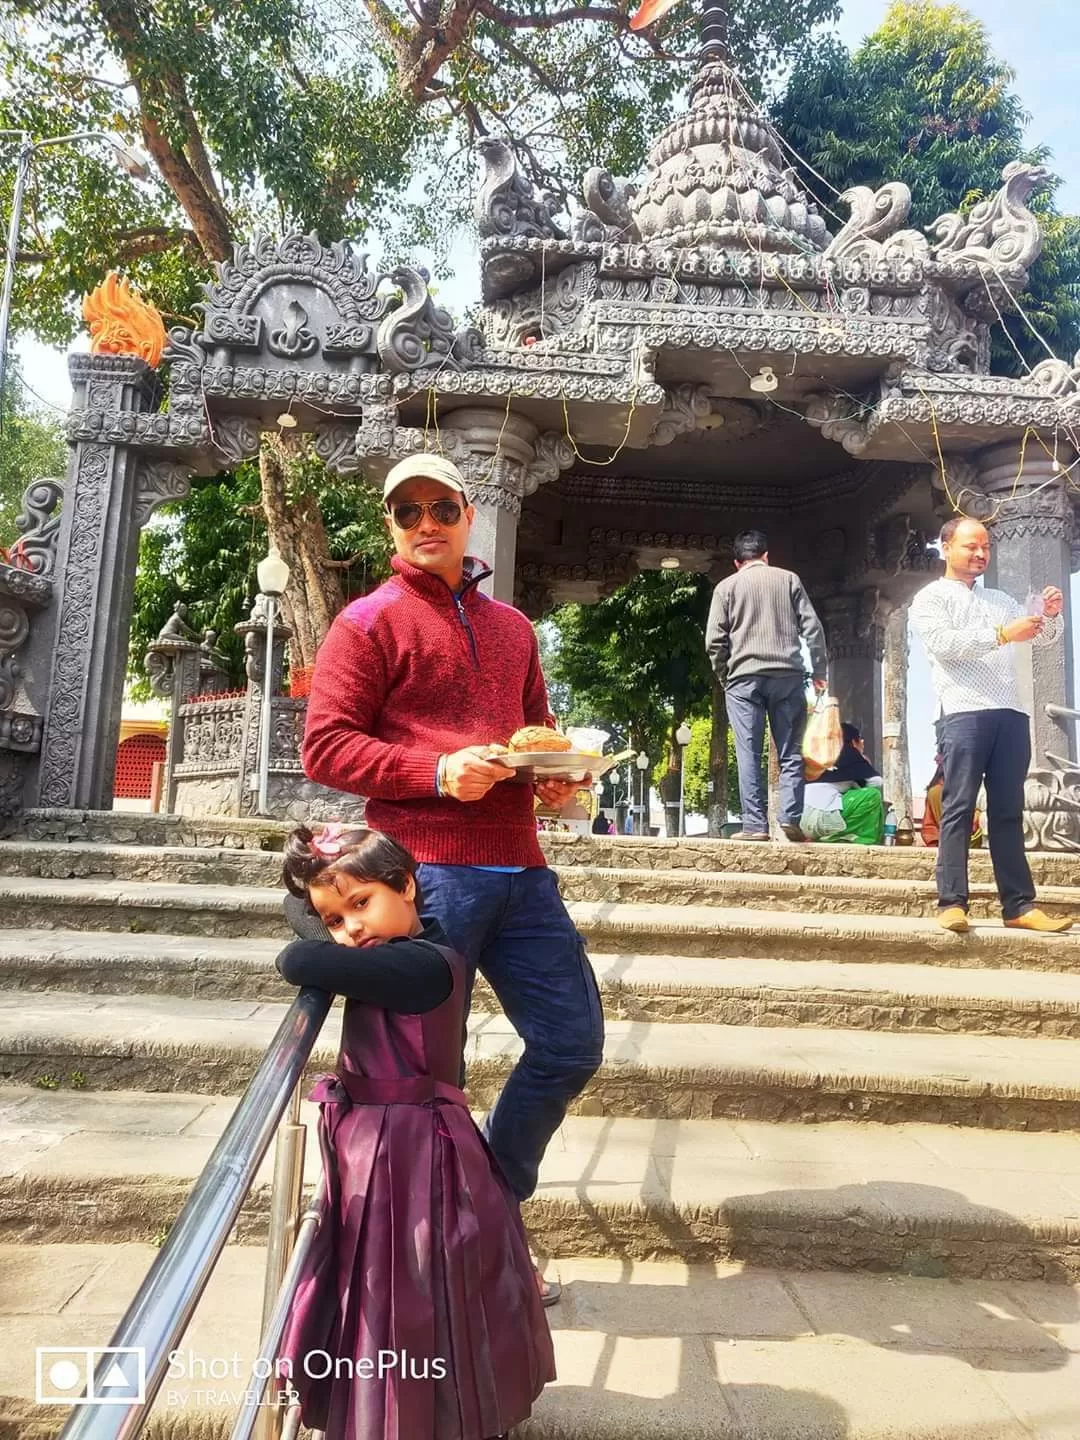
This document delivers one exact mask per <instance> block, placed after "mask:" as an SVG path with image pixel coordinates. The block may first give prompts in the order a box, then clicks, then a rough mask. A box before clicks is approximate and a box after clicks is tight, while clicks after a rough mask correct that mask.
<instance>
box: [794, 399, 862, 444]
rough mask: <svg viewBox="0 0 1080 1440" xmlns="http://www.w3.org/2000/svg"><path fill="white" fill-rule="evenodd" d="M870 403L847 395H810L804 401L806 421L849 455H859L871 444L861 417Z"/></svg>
mask: <svg viewBox="0 0 1080 1440" xmlns="http://www.w3.org/2000/svg"><path fill="white" fill-rule="evenodd" d="M869 408H870V407H869V406H868V405H865V404H863V403H862V402H861V401H858V400H853V399H852V398H851V396H850V395H812V396H810V398H809V399H808V400H807V403H806V410H805V415H806V421H807V424H809V425H813V426H814V428H815V429H817V430H820V431H821V433H822V435H824V436H825V439H826V440H835V441H836V442H837V443H838V444H840V445H843V447H844V449H845V450H846V451H847V452H848V454H849V455H861V454H862V452H863V451H864V450H865V449H866V447H867V445H868V444H869V443H870V437H869V435H868V434H867V430H866V425H865V423H864V416H865V415H866V414H867V412H868V410H869Z"/></svg>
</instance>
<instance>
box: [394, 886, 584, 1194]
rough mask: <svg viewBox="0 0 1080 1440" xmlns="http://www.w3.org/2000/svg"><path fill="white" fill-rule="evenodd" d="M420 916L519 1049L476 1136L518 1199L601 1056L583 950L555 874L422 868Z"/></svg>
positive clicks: (531, 1184) (528, 1191)
mask: <svg viewBox="0 0 1080 1440" xmlns="http://www.w3.org/2000/svg"><path fill="white" fill-rule="evenodd" d="M417 879H418V880H419V882H420V887H421V890H422V891H423V909H424V913H425V914H426V915H434V916H435V917H436V918H437V919H438V921H439V923H440V924H441V925H442V927H443V929H444V930H445V931H446V933H447V935H448V937H449V939H450V943H451V945H453V947H454V949H455V950H457V951H459V952H460V954H461V955H463V956H464V957H465V959H466V961H467V962H468V965H469V995H470V996H471V993H472V982H473V978H474V977H475V974H476V971H477V970H478V969H479V971H480V972H481V974H482V975H483V976H484V977H485V979H486V980H487V982H488V984H489V985H490V986H491V988H492V989H493V990H494V991H495V994H496V995H497V996H498V999H499V1003H500V1005H501V1006H502V1007H503V1009H504V1010H505V1011H506V1015H507V1018H508V1019H509V1021H510V1023H511V1024H512V1025H513V1027H514V1029H515V1030H516V1031H517V1032H518V1034H519V1035H520V1036H521V1038H522V1040H524V1042H525V1053H524V1054H523V1055H522V1057H521V1059H520V1060H519V1061H518V1063H517V1064H516V1065H515V1066H514V1069H513V1071H512V1072H511V1074H510V1078H509V1079H508V1080H507V1082H506V1084H505V1085H504V1086H503V1089H502V1094H501V1095H500V1096H499V1099H498V1101H497V1103H496V1105H495V1108H494V1109H493V1110H492V1111H491V1113H490V1115H489V1116H488V1118H487V1122H486V1124H485V1126H484V1134H485V1135H486V1136H487V1140H488V1144H489V1145H490V1146H491V1148H492V1151H493V1152H494V1154H495V1158H496V1160H498V1162H499V1165H500V1167H501V1169H502V1172H503V1174H504V1175H505V1176H506V1179H507V1181H508V1183H509V1185H510V1188H511V1189H512V1190H513V1192H514V1194H515V1195H516V1196H517V1197H518V1199H519V1200H527V1199H528V1198H529V1196H530V1195H531V1194H532V1193H533V1191H534V1190H535V1189H536V1176H537V1171H538V1170H539V1168H540V1161H541V1159H542V1158H543V1154H544V1150H545V1149H546V1147H547V1143H548V1141H549V1140H550V1139H551V1137H552V1135H554V1133H555V1131H556V1130H557V1129H558V1128H559V1126H560V1125H561V1124H562V1121H563V1117H564V1116H565V1114H566V1109H567V1106H568V1105H569V1104H570V1101H571V1100H573V1098H574V1097H575V1096H576V1095H579V1094H580V1093H581V1091H582V1090H583V1089H584V1088H585V1086H586V1084H587V1083H588V1081H589V1079H590V1078H591V1077H592V1075H594V1074H595V1072H596V1071H597V1070H598V1069H599V1067H600V1062H601V1060H602V1059H603V1057H604V1017H603V1013H602V1011H601V1009H600V995H599V992H598V991H597V988H596V978H595V976H594V975H593V970H592V966H591V965H590V964H589V958H588V956H587V955H586V953H585V943H584V941H583V940H582V938H581V936H580V935H579V934H578V932H577V931H576V930H575V929H574V925H573V922H572V921H571V919H570V916H569V915H568V914H567V913H566V907H565V905H564V904H563V902H562V899H561V897H560V895H559V888H558V885H557V884H556V881H555V876H554V875H553V874H552V872H551V871H550V870H547V869H545V868H543V867H536V868H533V869H529V870H522V871H520V872H519V873H517V874H499V873H497V872H493V871H486V870H477V869H473V868H472V867H470V866H466V865H421V866H420V867H419V869H418V871H417Z"/></svg>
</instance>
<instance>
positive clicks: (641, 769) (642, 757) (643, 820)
mask: <svg viewBox="0 0 1080 1440" xmlns="http://www.w3.org/2000/svg"><path fill="white" fill-rule="evenodd" d="M635 763H636V765H637V768H638V776H639V777H640V778H639V780H638V788H639V790H640V792H641V806H640V808H639V810H638V825H639V829H638V834H639V835H644V834H645V833H646V831H647V830H648V824H647V810H646V806H645V772H646V770H648V768H649V757H648V755H646V754H645V751H644V750H642V751H641V753H640V754H639V755H638V757H637V760H636V762H635Z"/></svg>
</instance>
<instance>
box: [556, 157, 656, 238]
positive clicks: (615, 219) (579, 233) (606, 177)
mask: <svg viewBox="0 0 1080 1440" xmlns="http://www.w3.org/2000/svg"><path fill="white" fill-rule="evenodd" d="M581 192H582V196H583V198H584V201H585V207H584V209H582V210H579V211H578V212H577V214H576V215H575V216H574V219H573V223H572V226H571V233H572V234H573V237H574V239H575V240H585V241H612V240H621V241H627V242H633V241H635V240H637V241H640V239H641V235H640V233H639V231H638V228H637V223H636V222H635V220H634V217H633V215H632V214H631V213H630V206H631V204H632V203H633V200H634V197H635V196H636V195H637V186H636V185H631V184H629V182H628V181H626V180H616V179H615V178H614V176H612V175H611V174H610V173H609V171H607V170H604V169H603V168H602V167H601V166H599V165H594V166H593V167H592V169H590V170H586V172H585V176H584V178H583V180H582V182H581Z"/></svg>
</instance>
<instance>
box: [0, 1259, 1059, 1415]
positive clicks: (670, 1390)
mask: <svg viewBox="0 0 1080 1440" xmlns="http://www.w3.org/2000/svg"><path fill="white" fill-rule="evenodd" d="M155 1253H156V1252H155V1251H154V1249H153V1248H152V1247H149V1246H145V1245H121V1246H99V1245H71V1246H64V1247H49V1248H42V1249H35V1248H27V1247H21V1246H0V1435H4V1434H6V1433H9V1434H12V1435H14V1434H15V1433H16V1431H15V1430H14V1429H8V1430H7V1431H5V1429H4V1419H3V1415H4V1408H5V1407H6V1409H7V1413H8V1415H9V1416H11V1415H12V1414H13V1413H18V1412H19V1410H20V1409H22V1411H23V1414H24V1415H25V1414H26V1409H25V1407H27V1406H28V1405H30V1403H31V1402H32V1400H33V1392H34V1353H33V1349H32V1348H31V1346H30V1344H29V1343H28V1338H27V1337H28V1336H29V1335H33V1337H34V1339H35V1340H36V1342H37V1343H38V1344H41V1345H50V1346H64V1345H93V1344H104V1343H107V1341H108V1339H109V1337H110V1335H111V1333H112V1328H113V1326H114V1325H115V1323H116V1321H117V1320H118V1319H119V1316H120V1315H121V1313H122V1311H123V1308H124V1306H125V1304H126V1302H127V1301H128V1299H129V1298H130V1296H131V1295H132V1293H133V1292H134V1290H135V1288H136V1287H137V1285H138V1283H139V1281H140V1279H141V1278H142V1276H143V1274H144V1273H145V1271H146V1269H147V1268H148V1267H149V1265H150V1264H151V1262H152V1261H153V1259H154V1256H155ZM262 1259H263V1255H262V1251H261V1250H259V1249H257V1248H255V1247H239V1248H229V1249H227V1250H226V1252H225V1254H224V1257H223V1259H222V1262H221V1265H220V1268H219V1271H218V1274H217V1275H216V1276H215V1278H214V1279H213V1281H212V1282H211V1285H210V1289H209V1291H208V1292H207V1294H206V1296H205V1297H204V1299H203V1301H202V1303H201V1304H200V1307H199V1310H198V1312H197V1314H196V1318H195V1320H194V1322H193V1325H192V1327H191V1329H190V1331H189V1333H188V1335H187V1336H186V1337H185V1339H184V1341H183V1343H182V1345H181V1346H180V1347H179V1349H180V1354H179V1356H178V1357H177V1359H176V1361H175V1363H174V1366H173V1369H174V1378H173V1379H171V1380H169V1381H167V1383H166V1386H165V1389H164V1391H163V1393H162V1395H161V1397H160V1400H159V1406H158V1410H159V1411H161V1412H163V1413H164V1412H168V1411H170V1410H171V1411H173V1412H174V1413H175V1412H180V1413H183V1412H187V1418H188V1420H190V1419H191V1412H192V1411H195V1410H203V1411H207V1412H210V1413H209V1414H208V1416H207V1424H206V1425H205V1427H200V1428H199V1430H198V1431H197V1432H196V1431H195V1429H194V1427H192V1426H189V1428H188V1429H187V1431H186V1433H199V1434H205V1435H207V1436H210V1435H215V1436H216V1435H217V1434H219V1433H220V1434H221V1435H224V1434H226V1433H227V1431H226V1429H225V1428H224V1414H223V1412H224V1410H225V1408H226V1407H225V1406H224V1405H222V1403H221V1401H222V1400H223V1399H227V1398H228V1395H229V1392H231V1391H242V1390H243V1388H244V1384H245V1379H246V1375H247V1373H248V1366H249V1365H250V1358H251V1354H252V1347H253V1344H254V1335H255V1328H256V1324H257V1312H258V1308H259V1303H260V1278H259V1275H260V1266H261V1263H262ZM550 1273H553V1274H556V1275H557V1277H558V1278H559V1279H560V1280H561V1281H562V1284H563V1286H564V1289H565V1296H564V1300H563V1303H562V1304H561V1305H560V1306H559V1307H558V1308H557V1309H555V1310H554V1311H552V1312H551V1317H550V1318H551V1323H552V1328H553V1331H554V1334H555V1341H556V1350H557V1363H558V1369H559V1380H558V1382H557V1384H556V1385H554V1386H552V1387H551V1388H550V1389H549V1390H548V1391H547V1393H546V1394H545V1395H544V1396H543V1398H542V1400H541V1402H540V1404H539V1406H538V1408H537V1412H536V1416H535V1417H534V1421H533V1422H532V1425H531V1426H530V1428H529V1431H528V1434H529V1436H530V1437H532V1436H535V1437H537V1440H539V1437H543V1440H556V1437H558V1440H570V1437H571V1436H572V1437H574V1440H652V1437H659V1436H663V1437H665V1440H671V1437H673V1436H677V1437H678V1440H1076V1436H1077V1434H1078V1433H1080V1292H1078V1291H1077V1290H1075V1289H1072V1288H1070V1287H1064V1286H1044V1285H1037V1284H1030V1283H1027V1284H1024V1283H1014V1284H989V1283H980V1282H973V1281H962V1282H961V1281H957V1282H952V1283H943V1282H940V1281H937V1282H935V1281H924V1280H913V1279H906V1278H905V1279H890V1280H886V1279H883V1278H882V1277H869V1276H844V1275H829V1274H813V1275H805V1274H792V1273H787V1272H784V1271H772V1270H755V1269H745V1268H741V1267H738V1266H730V1265H728V1266H708V1267H690V1268H688V1267H686V1266H682V1265H659V1264H631V1263H625V1262H619V1261H611V1260H562V1261H559V1262H558V1264H557V1265H554V1266H552V1267H551V1271H550ZM28 1295H32V1296H33V1297H34V1298H33V1307H34V1308H33V1310H32V1311H27V1309H26V1308H25V1307H26V1303H27V1302H26V1301H25V1299H24V1297H26V1296H28ZM215 1360H216V1361H218V1362H219V1368H220V1366H221V1365H222V1364H224V1365H226V1366H227V1367H228V1368H229V1371H230V1374H229V1375H228V1376H227V1377H226V1378H224V1379H220V1380H214V1379H212V1378H210V1376H209V1374H208V1373H207V1372H209V1369H210V1365H211V1362H212V1361H215ZM234 1368H235V1370H236V1372H237V1373H238V1375H239V1376H240V1377H242V1378H232V1374H231V1372H232V1370H233V1369H234ZM204 1377H205V1378H204ZM208 1392H214V1393H213V1398H211V1395H210V1394H209V1393H208ZM213 1412H217V1416H218V1424H220V1426H221V1428H220V1429H219V1428H217V1425H216V1424H214V1423H212V1422H213ZM39 1413H40V1412H39ZM27 1418H29V1417H27ZM8 1423H9V1425H10V1423H11V1422H10V1420H9V1422H8ZM28 1428H29V1427H28V1425H27V1424H26V1422H25V1421H24V1422H23V1432H22V1433H23V1434H24V1435H25V1434H26V1433H28Z"/></svg>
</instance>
